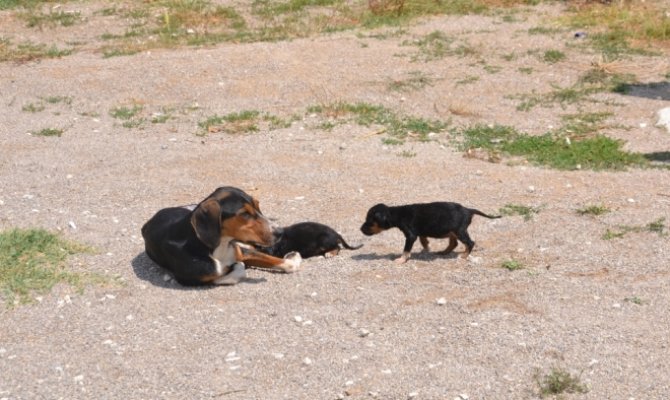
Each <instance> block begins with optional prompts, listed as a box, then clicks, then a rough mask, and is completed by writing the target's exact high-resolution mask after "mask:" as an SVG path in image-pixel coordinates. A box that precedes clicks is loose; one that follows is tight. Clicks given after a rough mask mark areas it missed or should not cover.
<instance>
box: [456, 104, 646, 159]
mask: <svg viewBox="0 0 670 400" xmlns="http://www.w3.org/2000/svg"><path fill="white" fill-rule="evenodd" d="M607 115H609V114H579V115H572V116H568V117H566V118H567V119H568V121H569V123H568V124H567V125H565V126H563V127H561V128H559V129H557V130H556V131H554V132H548V133H546V134H543V135H539V136H532V135H527V134H523V133H520V132H518V131H517V130H516V129H514V128H512V127H509V126H501V125H495V126H488V125H476V126H473V127H469V128H465V129H463V130H462V131H460V132H458V131H456V132H455V133H456V134H457V135H458V136H460V138H461V141H460V143H459V147H460V149H461V150H466V151H467V150H468V149H477V148H480V149H484V150H486V151H488V152H489V154H491V155H496V156H499V155H501V154H502V155H507V156H510V157H522V158H524V159H526V160H527V161H529V162H531V163H534V164H536V165H542V166H546V167H549V168H554V169H561V170H578V169H589V170H596V171H598V170H624V169H626V168H627V167H632V166H646V165H648V160H647V159H646V158H645V157H644V155H642V154H639V153H631V152H627V151H624V150H623V149H622V146H623V142H622V141H619V140H615V139H611V138H609V137H607V136H604V135H601V134H598V133H596V132H597V130H598V128H597V126H595V124H597V122H598V121H601V120H602V119H604V118H605V117H606V116H607ZM589 118H591V119H589Z"/></svg>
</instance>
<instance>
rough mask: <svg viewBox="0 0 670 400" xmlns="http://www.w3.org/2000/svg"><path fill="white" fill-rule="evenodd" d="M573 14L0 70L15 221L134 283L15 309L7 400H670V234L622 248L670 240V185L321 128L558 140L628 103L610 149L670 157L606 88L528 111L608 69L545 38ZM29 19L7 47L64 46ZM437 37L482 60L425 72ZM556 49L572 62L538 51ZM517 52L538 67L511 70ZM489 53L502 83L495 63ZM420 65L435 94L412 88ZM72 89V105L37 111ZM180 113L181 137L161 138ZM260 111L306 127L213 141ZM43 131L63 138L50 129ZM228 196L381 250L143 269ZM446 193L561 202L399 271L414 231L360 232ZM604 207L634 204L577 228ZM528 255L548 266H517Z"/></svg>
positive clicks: (660, 176)
mask: <svg viewBox="0 0 670 400" xmlns="http://www.w3.org/2000/svg"><path fill="white" fill-rule="evenodd" d="M75 6H76V5H75ZM559 11H560V9H559V8H557V7H539V8H535V9H533V11H532V12H530V13H523V14H521V15H520V17H519V18H516V19H515V20H511V21H503V19H502V18H501V17H500V16H497V17H495V16H494V17H488V16H466V17H440V18H432V19H426V20H423V21H421V22H419V23H417V24H416V25H414V26H412V27H410V28H408V29H407V31H406V32H404V33H402V34H401V35H400V36H394V35H387V36H382V37H377V38H373V37H370V34H371V32H365V31H362V32H358V33H362V34H359V35H357V32H344V33H338V34H333V35H328V36H320V37H316V38H310V39H301V40H293V41H284V42H277V43H255V44H221V45H218V46H216V47H211V48H203V49H193V48H183V49H177V50H158V51H151V52H144V53H141V54H137V55H134V56H127V57H112V58H103V57H101V55H100V54H99V53H97V52H95V51H80V52H77V53H76V54H74V55H71V56H68V57H64V58H61V59H54V60H43V61H40V62H30V63H24V64H15V63H3V64H0V99H1V100H2V101H1V104H0V107H1V109H0V140H1V143H2V157H1V158H0V167H1V168H0V182H1V185H0V228H2V229H8V228H12V227H43V228H46V229H49V230H52V231H60V232H62V234H63V235H64V236H65V237H66V238H69V239H72V240H75V241H77V242H81V243H85V244H88V245H91V246H93V247H95V248H96V249H97V253H96V254H83V255H78V256H75V257H73V258H70V261H71V265H70V268H71V269H73V270H75V271H88V272H93V273H96V274H100V275H104V276H108V277H110V278H111V277H115V276H118V277H120V279H119V280H118V282H116V283H110V284H103V285H91V286H88V287H87V288H86V290H85V291H84V292H83V293H80V292H78V291H76V290H75V289H73V288H70V287H68V286H65V285H62V286H58V287H57V288H56V289H55V290H54V291H52V292H51V293H49V294H45V295H42V296H41V297H40V298H39V299H38V301H36V302H35V303H33V304H29V305H24V306H18V307H13V308H9V307H3V308H2V309H0V321H1V323H0V398H2V399H5V398H6V399H56V398H63V399H131V398H132V399H184V398H186V399H210V398H216V399H218V398H234V399H337V398H344V397H346V398H352V399H369V398H370V399H371V398H378V399H405V398H415V399H450V400H451V399H454V398H462V399H465V398H469V399H530V398H536V397H538V386H537V383H536V382H535V379H534V376H535V375H536V374H537V373H538V371H539V373H540V374H546V373H548V372H549V371H550V369H551V368H552V367H558V368H562V369H564V370H567V371H569V372H570V373H572V374H574V375H575V376H578V377H579V379H580V380H581V382H582V383H584V384H586V385H587V386H588V388H589V391H588V393H586V394H568V395H566V396H565V398H568V399H571V398H579V399H663V398H669V397H670V379H669V378H668V371H670V347H669V346H670V344H669V340H670V339H669V337H670V335H669V331H670V314H669V313H668V310H669V309H670V275H669V270H668V258H669V256H670V246H669V239H668V236H659V235H658V234H656V233H653V232H647V231H642V232H631V233H628V234H627V235H626V236H625V237H624V238H622V239H612V240H604V239H603V238H602V236H603V234H604V233H605V232H606V230H607V229H616V228H617V227H618V226H621V225H629V226H646V225H647V224H648V223H650V222H653V221H656V220H658V219H659V218H662V217H666V221H665V223H666V225H667V223H668V219H667V218H668V217H670V172H668V170H662V169H631V170H628V171H624V172H592V171H556V170H551V169H547V168H542V167H536V166H532V165H527V164H519V163H515V165H508V163H505V162H503V163H489V162H486V161H484V160H481V159H477V158H465V157H463V153H462V152H460V151H458V150H457V149H456V148H455V147H454V146H452V145H451V143H452V142H453V137H452V136H451V135H450V134H449V133H448V131H445V132H440V133H437V134H436V135H433V136H431V138H432V139H433V140H432V141H429V142H425V143H422V142H418V141H413V140H409V141H407V142H406V143H405V144H403V145H400V146H392V145H386V144H384V143H383V142H382V140H381V139H382V138H383V137H385V135H384V134H383V133H381V134H376V133H378V131H379V128H380V127H375V126H370V127H365V126H360V125H357V124H345V125H338V126H336V127H335V128H334V129H333V130H331V131H328V130H324V129H319V128H318V127H317V126H318V124H319V123H321V122H323V121H322V120H321V119H320V118H321V117H319V116H315V115H312V114H310V113H309V112H307V108H308V107H310V106H315V105H322V104H330V103H334V102H338V101H342V102H347V103H357V102H365V103H368V104H380V105H384V106H386V107H388V108H390V109H392V110H394V111H396V112H398V113H400V114H403V115H412V116H417V117H423V118H428V119H440V120H443V121H450V123H451V125H450V127H459V126H468V125H474V124H477V123H483V124H503V125H511V126H514V127H516V128H517V129H519V130H520V131H523V132H528V133H533V134H539V133H543V132H545V131H547V130H548V129H551V127H558V126H560V125H561V123H562V121H561V115H564V114H567V113H575V112H578V111H580V110H582V111H589V112H594V111H610V112H613V113H614V115H613V116H612V117H611V118H609V119H608V120H607V124H608V126H609V127H606V128H605V129H604V132H603V133H605V134H607V135H609V136H611V137H616V138H620V139H623V140H625V141H626V149H627V150H631V151H638V152H644V153H648V152H662V151H668V150H669V149H670V134H669V133H668V132H667V131H665V130H662V129H660V128H657V127H655V126H654V124H655V122H656V119H655V116H654V113H655V112H656V110H658V109H660V108H663V107H667V106H669V105H670V102H668V99H667V98H665V100H664V99H662V98H661V99H658V98H655V97H654V96H651V98H649V97H642V96H630V95H620V94H615V93H609V94H608V93H606V94H598V95H595V96H594V97H593V98H595V99H598V100H600V101H599V102H585V103H581V104H577V105H574V104H573V105H567V106H566V108H562V107H561V106H560V105H558V104H554V105H552V106H550V107H541V106H538V107H535V108H533V109H532V110H531V111H529V112H524V111H518V110H517V109H516V106H517V105H518V103H519V100H518V99H513V98H510V97H509V95H515V94H523V93H531V92H533V91H535V92H536V93H546V92H549V91H550V90H552V85H557V86H560V87H567V86H569V85H571V84H573V83H575V82H576V81H577V79H578V77H579V76H580V75H581V74H582V73H583V72H584V71H585V70H587V69H588V68H589V65H590V62H591V61H593V60H594V59H596V58H597V56H595V55H594V54H589V52H588V51H586V50H584V49H581V48H579V46H577V45H576V42H575V40H576V39H574V38H573V32H571V31H560V32H557V33H555V34H551V35H529V34H528V29H529V28H533V27H536V26H539V25H540V24H542V21H543V18H544V17H546V15H555V14H556V13H557V12H559ZM22 26H23V25H22V24H21V23H20V22H18V21H10V20H9V19H8V18H7V16H6V15H4V16H3V14H1V13H0V34H2V35H7V34H8V32H10V30H12V29H16V31H12V32H14V33H15V34H17V35H24V36H23V37H24V38H31V39H32V40H35V39H41V41H42V42H47V41H48V40H49V38H50V37H52V38H56V37H57V36H58V35H59V32H60V31H59V30H58V29H53V30H49V29H45V30H43V31H30V32H29V31H27V30H26V32H22V31H21V29H25V28H21V27H22ZM81 29H82V30H83V31H84V30H87V29H88V31H87V32H89V31H90V30H91V29H95V27H93V26H88V27H87V26H85V27H82V28H81ZM98 29H100V31H98V32H93V33H96V34H98V35H99V34H101V33H102V32H104V29H103V28H98ZM105 29H107V28H105ZM436 30H439V31H442V32H444V33H446V34H447V35H450V36H454V37H457V38H458V40H460V41H464V42H465V41H467V43H469V44H470V45H471V46H473V47H474V48H476V49H477V54H476V55H470V56H465V57H459V56H447V57H445V58H441V59H437V60H434V61H425V62H424V61H412V57H411V56H412V54H414V53H416V51H417V48H416V46H409V45H403V43H405V42H406V41H408V40H409V41H411V40H413V39H417V38H421V37H423V36H424V35H426V34H428V33H430V32H433V31H436ZM391 31H393V30H391V29H386V30H384V29H382V30H381V31H380V32H391ZM16 32H18V33H16ZM93 33H91V32H89V33H88V34H90V35H93ZM377 33H379V32H377ZM30 35H32V36H30ZM35 41H38V40H35ZM549 49H557V50H561V51H563V52H564V53H565V54H566V55H567V58H566V60H565V61H561V62H558V63H556V64H549V63H547V62H544V61H542V60H541V58H540V57H538V56H537V54H536V53H533V52H530V53H529V51H532V50H540V51H541V52H543V51H545V50H549ZM510 53H514V54H516V57H507V58H506V57H504V56H505V55H507V54H510ZM482 59H483V60H486V65H489V66H496V67H500V68H499V70H498V71H494V72H490V71H487V70H486V69H485V68H484V65H483V64H482V63H478V62H477V60H482ZM662 59H663V57H642V58H632V59H631V60H632V61H631V62H632V63H636V62H637V63H638V64H639V65H641V66H644V65H647V64H648V63H652V64H653V63H654V62H659V60H661V61H662ZM519 68H532V73H530V74H528V73H523V72H522V71H520V70H519ZM416 72H420V73H422V74H423V75H424V76H428V77H430V78H431V79H432V82H431V84H429V85H427V86H426V87H424V88H423V89H419V90H414V91H405V92H401V91H394V90H390V89H389V83H391V82H393V81H398V82H400V81H404V80H407V79H408V78H409V77H411V76H413V75H412V74H413V73H416ZM664 73H665V71H664ZM469 76H476V77H477V78H478V79H477V80H474V79H471V80H470V81H469V82H467V78H468V77H469ZM464 79H465V80H466V81H463V80H464ZM641 79H644V80H646V81H647V82H658V81H661V80H663V79H664V78H663V74H660V75H654V74H653V73H651V74H646V75H644V76H642V77H641ZM459 81H461V83H458V82H459ZM48 96H67V97H70V98H71V102H70V104H67V102H60V103H56V104H50V103H47V104H45V109H44V110H42V111H38V112H27V111H24V110H23V108H24V107H25V106H26V105H28V104H31V103H39V102H40V99H41V98H45V97H48ZM124 105H125V106H128V105H141V106H142V107H143V111H142V113H143V116H144V118H146V121H145V123H143V124H142V125H141V126H139V127H134V128H126V127H123V126H121V124H122V122H123V121H121V120H119V119H115V118H113V117H112V116H111V115H110V110H112V109H114V108H115V107H119V106H124ZM165 110H170V111H169V114H170V116H171V118H170V119H168V120H167V121H166V122H165V123H151V122H149V120H150V119H151V118H152V115H158V114H155V113H160V112H166V111H165ZM243 110H258V111H260V112H262V113H266V112H267V113H270V114H272V115H277V116H281V117H284V118H288V117H289V116H291V115H298V116H299V117H300V118H299V119H298V120H296V121H295V122H293V123H292V124H291V126H290V127H288V128H282V129H276V130H269V129H266V128H263V129H261V131H260V132H256V133H250V134H237V135H231V134H226V133H223V132H216V133H210V134H207V135H204V136H199V135H198V134H199V133H202V129H201V128H199V127H198V123H199V122H202V121H204V120H205V119H206V118H208V117H210V116H212V115H215V114H218V115H225V114H229V113H232V112H240V111H243ZM43 128H60V129H64V133H63V135H62V137H39V136H35V135H31V134H30V132H37V131H39V130H41V129H43ZM403 152H404V153H403ZM221 185H233V186H237V187H240V188H242V189H244V190H246V191H248V192H249V193H250V194H252V195H253V196H255V197H256V198H258V199H259V200H260V202H261V208H262V210H263V211H264V213H265V214H266V215H267V216H269V217H271V218H273V219H274V221H275V222H276V223H277V224H279V225H288V224H292V223H295V222H299V221H305V220H312V221H319V222H322V223H325V224H328V225H330V226H332V227H333V228H335V229H336V230H338V231H339V232H340V233H341V234H342V235H343V236H344V237H345V238H346V240H347V241H348V242H349V243H351V244H359V243H362V244H364V247H363V248H362V249H360V250H357V251H342V252H341V253H340V255H339V256H338V257H336V258H332V259H323V258H321V259H319V258H314V259H309V260H307V261H306V262H305V263H304V264H303V268H302V270H300V271H299V272H297V273H294V274H290V275H284V274H272V273H267V272H264V271H259V270H249V271H248V275H249V279H248V280H247V281H246V282H244V283H241V284H239V285H237V286H233V287H214V288H207V289H192V288H184V287H181V286H179V285H178V284H176V283H175V282H174V281H172V280H170V279H169V276H166V275H165V272H164V271H161V270H159V269H158V267H156V266H155V265H154V264H153V263H152V262H151V261H150V260H149V259H148V258H147V256H146V255H145V254H144V251H143V249H144V247H143V242H142V238H141V235H140V228H141V226H142V225H143V223H144V222H145V221H146V220H147V219H148V218H149V217H151V216H152V215H153V214H154V213H155V212H156V211H157V210H158V209H160V208H163V207H168V206H174V205H182V204H189V203H196V202H198V201H200V200H202V199H203V198H204V197H205V196H206V195H208V194H209V193H211V192H212V191H213V190H214V189H215V188H216V187H218V186H221ZM435 200H446V201H456V202H461V203H463V204H465V205H467V206H471V207H475V208H478V209H480V210H482V211H484V212H487V213H492V214H496V213H498V210H499V209H500V208H501V207H503V206H504V205H506V204H522V205H527V206H533V207H540V208H541V210H540V212H539V213H538V214H536V215H535V216H534V217H533V218H532V219H531V220H529V221H525V220H524V219H523V217H521V216H509V217H505V218H502V219H499V220H487V219H484V218H481V217H475V220H474V222H473V224H472V225H471V228H470V233H471V235H472V237H473V238H474V240H475V241H476V242H477V244H476V246H475V251H474V252H473V253H472V255H471V257H470V260H468V261H464V260H461V259H459V258H456V256H455V255H453V256H449V257H446V258H445V257H440V256H436V255H432V254H429V253H421V252H420V246H419V245H418V243H417V245H416V246H415V248H414V253H413V258H412V259H411V260H410V261H409V262H408V263H407V264H405V265H396V264H394V263H393V262H392V259H393V258H394V257H397V256H398V255H399V254H400V252H401V250H402V244H403V237H402V235H401V234H400V232H399V231H397V230H394V231H388V232H385V233H383V234H381V235H377V236H374V237H365V236H363V235H362V234H361V232H360V231H359V227H360V225H361V224H362V222H363V219H364V216H365V213H366V211H367V209H368V208H369V207H370V206H372V205H374V204H376V203H378V202H385V203H387V204H389V205H398V204H405V203H412V202H422V201H435ZM594 204H600V205H603V206H606V207H608V208H609V209H611V210H612V212H610V213H608V214H605V215H603V216H600V217H592V216H580V215H578V214H577V213H576V210H577V209H579V208H582V207H585V206H587V205H594ZM432 244H433V245H434V246H435V248H436V249H438V250H439V249H440V248H442V247H443V246H446V242H445V241H440V240H434V241H433V242H432ZM461 250H462V247H459V248H458V249H457V251H458V252H460V251H461ZM508 260H517V261H519V262H521V263H522V264H523V265H524V266H525V269H522V270H517V271H508V270H507V269H504V268H502V267H501V265H502V263H503V262H505V261H508ZM438 299H443V300H442V301H440V302H438ZM631 300H634V301H631ZM638 303H640V304H638Z"/></svg>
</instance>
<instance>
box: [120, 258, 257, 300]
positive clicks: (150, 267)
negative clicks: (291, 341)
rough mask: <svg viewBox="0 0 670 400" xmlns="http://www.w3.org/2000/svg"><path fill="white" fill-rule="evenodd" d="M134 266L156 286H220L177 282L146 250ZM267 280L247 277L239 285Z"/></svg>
mask: <svg viewBox="0 0 670 400" xmlns="http://www.w3.org/2000/svg"><path fill="white" fill-rule="evenodd" d="M131 265H132V267H133V272H134V273H135V276H137V277H138V278H139V279H140V280H143V281H145V282H148V283H150V284H152V285H154V286H157V287H160V288H164V289H173V290H185V291H191V290H211V289H215V288H217V287H218V286H216V285H203V286H184V285H182V284H180V283H179V282H177V281H176V280H175V279H174V277H173V276H172V274H171V273H169V272H168V271H166V270H164V269H163V268H161V267H160V266H159V265H158V264H156V263H155V262H154V261H153V260H152V259H151V258H149V256H148V255H147V253H146V252H144V251H143V252H141V253H140V254H138V255H137V256H135V258H133V260H132V261H131ZM166 275H167V276H169V277H170V279H165V276H166ZM266 281H267V280H266V279H265V278H249V277H247V278H245V279H243V280H242V281H240V282H239V283H238V285H243V284H257V283H263V282H266Z"/></svg>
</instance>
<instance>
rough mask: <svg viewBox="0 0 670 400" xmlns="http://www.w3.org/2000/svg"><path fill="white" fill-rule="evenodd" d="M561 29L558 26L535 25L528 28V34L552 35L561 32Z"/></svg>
mask: <svg viewBox="0 0 670 400" xmlns="http://www.w3.org/2000/svg"><path fill="white" fill-rule="evenodd" d="M561 32H562V29H559V28H547V27H545V26H536V27H534V28H530V29H528V34H529V35H554V34H557V33H561Z"/></svg>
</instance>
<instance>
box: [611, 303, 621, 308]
mask: <svg viewBox="0 0 670 400" xmlns="http://www.w3.org/2000/svg"><path fill="white" fill-rule="evenodd" d="M612 307H613V308H621V304H619V303H614V304H612Z"/></svg>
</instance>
